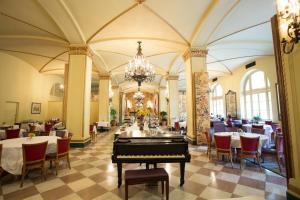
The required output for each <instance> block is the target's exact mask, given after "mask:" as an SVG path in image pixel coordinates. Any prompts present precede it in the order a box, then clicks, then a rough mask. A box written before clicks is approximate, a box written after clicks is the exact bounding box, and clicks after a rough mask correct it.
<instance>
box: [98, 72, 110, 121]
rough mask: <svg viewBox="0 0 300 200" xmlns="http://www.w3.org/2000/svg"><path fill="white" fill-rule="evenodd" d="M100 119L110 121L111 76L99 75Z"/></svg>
mask: <svg viewBox="0 0 300 200" xmlns="http://www.w3.org/2000/svg"><path fill="white" fill-rule="evenodd" d="M99 78H100V80H99V121H104V122H110V119H109V118H110V112H109V82H110V76H100V77H99Z"/></svg>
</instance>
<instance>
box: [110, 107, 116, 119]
mask: <svg viewBox="0 0 300 200" xmlns="http://www.w3.org/2000/svg"><path fill="white" fill-rule="evenodd" d="M110 117H111V119H112V120H116V119H117V111H116V109H114V108H110Z"/></svg>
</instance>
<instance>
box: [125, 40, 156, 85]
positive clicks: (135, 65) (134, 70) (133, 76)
mask: <svg viewBox="0 0 300 200" xmlns="http://www.w3.org/2000/svg"><path fill="white" fill-rule="evenodd" d="M137 43H138V45H139V46H138V48H137V54H136V56H135V57H134V58H133V59H132V60H131V61H129V65H128V66H127V67H126V70H125V80H127V81H132V80H134V81H136V82H138V86H141V84H142V82H144V81H145V82H152V81H153V80H154V78H155V71H154V69H153V68H152V66H151V65H150V63H149V61H147V60H146V59H145V57H144V55H143V53H142V48H141V43H142V42H141V41H138V42H137Z"/></svg>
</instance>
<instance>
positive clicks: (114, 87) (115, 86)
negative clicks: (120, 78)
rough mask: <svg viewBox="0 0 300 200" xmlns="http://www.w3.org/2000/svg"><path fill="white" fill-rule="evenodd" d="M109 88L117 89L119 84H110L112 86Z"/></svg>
mask: <svg viewBox="0 0 300 200" xmlns="http://www.w3.org/2000/svg"><path fill="white" fill-rule="evenodd" d="M111 89H113V90H114V89H119V86H118V85H112V86H111Z"/></svg>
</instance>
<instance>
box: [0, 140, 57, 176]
mask: <svg viewBox="0 0 300 200" xmlns="http://www.w3.org/2000/svg"><path fill="white" fill-rule="evenodd" d="M57 138H58V137H56V136H37V137H33V138H31V139H30V138H28V137H23V138H15V139H8V140H2V141H0V144H2V145H3V146H2V148H3V149H2V157H1V167H2V168H3V169H4V170H5V171H7V172H9V173H11V174H14V175H20V174H22V166H23V150H22V144H35V143H41V142H45V141H48V146H47V151H46V153H55V152H56V143H57Z"/></svg>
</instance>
